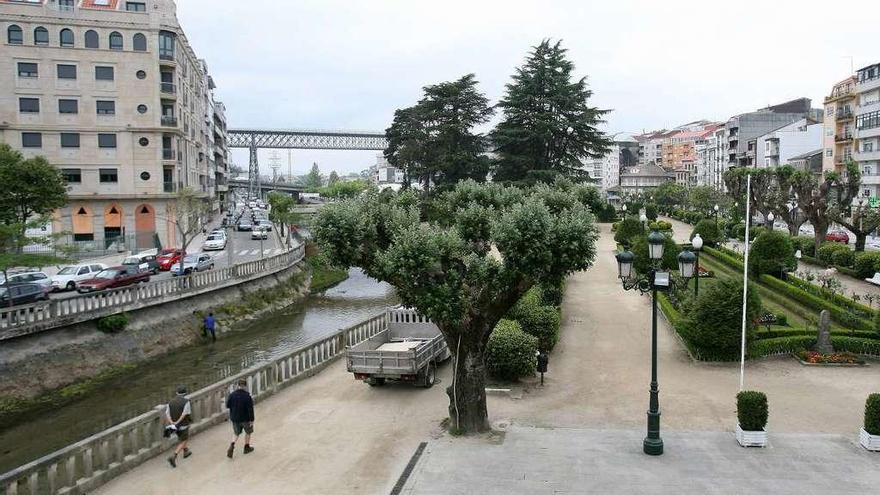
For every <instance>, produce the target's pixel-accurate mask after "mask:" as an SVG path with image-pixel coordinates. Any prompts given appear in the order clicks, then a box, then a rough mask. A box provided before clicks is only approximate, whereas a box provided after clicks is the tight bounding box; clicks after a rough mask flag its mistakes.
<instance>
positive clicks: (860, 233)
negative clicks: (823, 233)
mask: <svg viewBox="0 0 880 495" xmlns="http://www.w3.org/2000/svg"><path fill="white" fill-rule="evenodd" d="M845 177H846V179H845V180H842V181H838V182H837V183H836V184H835V187H834V191H833V196H834V197H835V199H836V202H835V203H834V204H833V205H832V206H831V207H830V208H829V209H828V217H829V218H830V219H831V220H832V221H834V222H837V223H839V224H840V225H842V226H843V227H844V228H846V229H847V230H849V231H850V232H852V233H853V235H855V236H856V246H855V250H856V251H864V250H865V240H866V239H867V237H868V234H870V233H871V232H873V231H874V230H875V229H877V228H878V227H880V212H878V211H877V209H876V208H871V207H870V206H869V205H868V204H867V201H866V200H865V199H864V198H860V199H858V200H856V201H855V202H853V199H854V198H856V197H857V196H858V193H859V189H860V187H859V186H860V185H861V181H862V174H861V171H860V170H859V166H858V165H857V164H856V163H854V162H849V163H847V164H846V176H845ZM846 198H849V201H847V199H846Z"/></svg>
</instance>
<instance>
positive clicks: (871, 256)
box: [853, 251, 880, 278]
mask: <svg viewBox="0 0 880 495" xmlns="http://www.w3.org/2000/svg"><path fill="white" fill-rule="evenodd" d="M853 267H854V268H855V270H856V272H857V273H858V274H859V277H861V278H871V277H873V276H874V274H875V273H877V272H880V253H878V252H876V251H875V252H862V253H856V255H855V261H853Z"/></svg>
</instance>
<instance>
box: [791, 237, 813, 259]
mask: <svg viewBox="0 0 880 495" xmlns="http://www.w3.org/2000/svg"><path fill="white" fill-rule="evenodd" d="M791 242H792V244H793V245H794V249H795V251H797V250H798V249H800V250H801V254H802V255H803V256H809V257H811V258H815V257H816V239H814V238H812V237H809V236H805V235H799V236H797V237H792V238H791Z"/></svg>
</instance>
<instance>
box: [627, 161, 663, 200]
mask: <svg viewBox="0 0 880 495" xmlns="http://www.w3.org/2000/svg"><path fill="white" fill-rule="evenodd" d="M672 181H675V174H673V173H671V172H667V171H666V170H664V169H663V167H660V166H659V165H654V164H650V163H649V164H647V165H644V166H641V165H640V166H638V167H632V168H628V169H626V170H625V171H624V172H623V173H621V174H620V186H619V192H620V195H621V196H623V197H627V196H633V195H637V194H645V193H649V192H651V191H652V190H653V189H656V188H657V187H659V186H660V185H662V184H665V183H667V182H672Z"/></svg>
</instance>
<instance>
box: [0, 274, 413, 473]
mask: <svg viewBox="0 0 880 495" xmlns="http://www.w3.org/2000/svg"><path fill="white" fill-rule="evenodd" d="M395 304H397V298H396V296H395V294H394V290H393V289H392V288H391V286H389V285H387V284H384V283H379V282H377V281H375V280H373V279H371V278H369V277H367V276H366V275H364V274H363V272H361V271H360V270H357V269H352V270H351V271H350V272H349V278H348V279H346V280H345V281H343V282H342V283H340V284H339V285H337V286H336V287H333V288H331V289H328V290H327V291H325V292H323V293H322V294H318V295H313V296H310V297H308V298H307V299H306V300H305V301H303V302H301V303H297V304H295V305H293V306H290V307H288V308H286V309H284V310H282V311H279V312H276V313H273V314H271V315H268V316H266V317H264V318H260V319H258V320H255V321H253V322H251V323H249V324H248V325H247V326H246V327H243V328H241V329H240V331H235V332H231V333H227V334H224V335H223V338H221V339H219V340H218V341H217V342H215V343H205V344H204V345H196V346H190V347H186V348H183V349H179V350H177V351H174V352H172V353H170V354H168V355H166V356H163V357H161V358H157V359H154V360H150V361H148V362H146V363H143V364H140V365H138V366H137V367H136V368H135V369H133V370H131V371H127V372H125V373H123V374H120V375H118V376H116V377H114V378H112V379H110V380H108V381H107V382H104V383H103V384H102V386H101V387H100V389H98V390H96V391H94V392H93V393H91V394H89V395H86V396H84V397H82V398H81V399H79V400H77V401H76V402H73V403H70V404H67V405H65V406H63V407H60V408H57V409H51V410H45V411H39V412H36V413H34V414H33V415H29V416H30V417H29V420H28V421H26V422H23V423H20V424H17V425H13V426H11V427H9V428H7V429H5V430H4V431H2V432H0V473H4V472H7V471H9V470H11V469H14V468H16V467H17V466H20V465H22V464H25V463H27V462H30V461H32V460H34V459H37V458H39V457H42V456H44V455H46V454H49V453H51V452H54V451H55V450H58V449H60V448H62V447H64V446H66V445H69V444H71V443H74V442H76V441H78V440H81V439H83V438H86V437H88V436H89V435H93V434H95V433H98V432H99V431H101V430H103V429H106V428H108V427H110V426H112V425H115V424H117V423H120V422H122V421H124V420H126V419H129V418H132V417H134V416H137V415H139V414H142V413H144V412H146V411H147V410H149V409H150V408H152V407H154V406H156V405H157V404H161V403H164V402H166V401H167V400H168V399H169V398H170V397H172V396H173V395H174V390H175V389H176V388H177V386H178V385H186V387H187V388H188V389H189V391H191V392H193V391H195V390H198V389H200V388H202V387H204V386H206V385H208V384H211V383H213V382H216V381H218V380H220V379H222V378H224V377H226V376H229V375H233V374H235V373H237V372H238V371H240V370H242V369H245V368H248V367H250V366H253V365H255V364H258V363H260V362H265V361H268V360H270V359H272V358H273V357H276V356H278V355H281V354H284V353H286V352H288V351H290V350H292V349H295V348H297V347H300V346H303V345H305V344H307V343H310V342H313V341H315V340H319V339H320V338H322V337H324V336H326V335H329V334H331V333H333V332H335V331H336V330H339V329H340V328H344V327H347V326H350V325H353V324H355V323H357V322H358V321H361V320H364V319H366V318H367V317H369V316H372V315H374V314H376V313H378V312H381V311H383V310H384V309H385V308H386V307H388V306H393V305H395Z"/></svg>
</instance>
